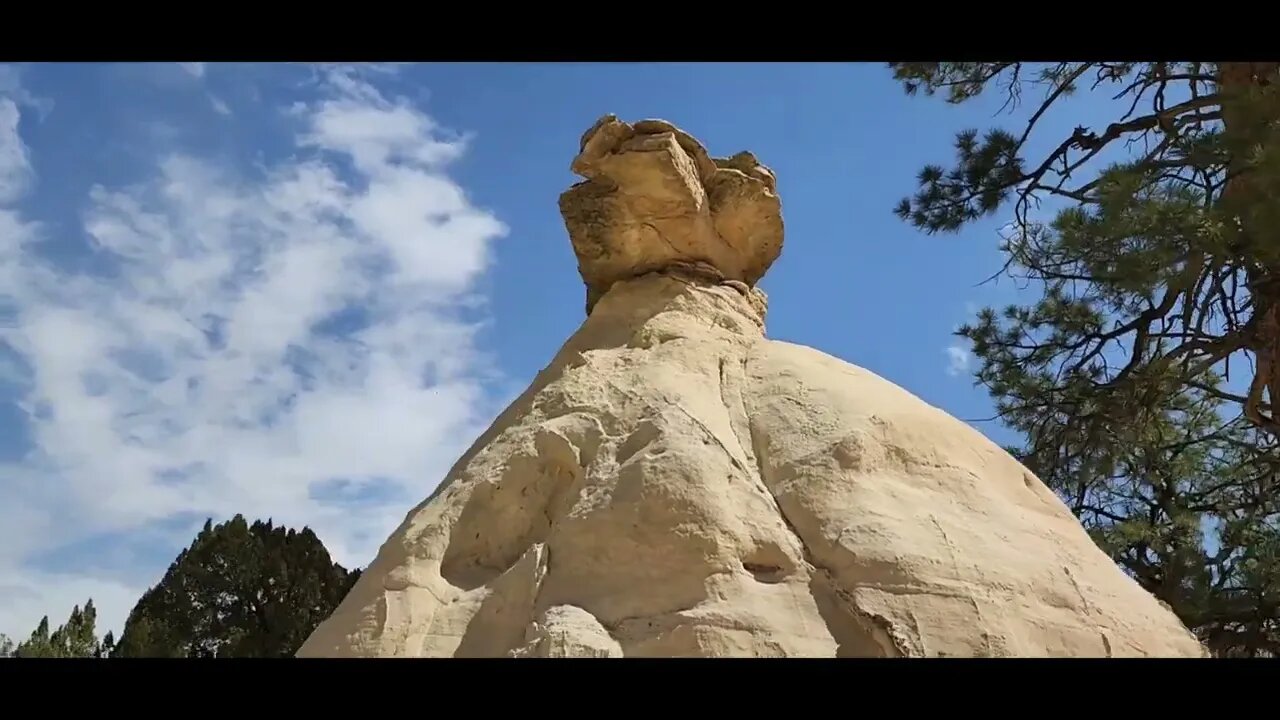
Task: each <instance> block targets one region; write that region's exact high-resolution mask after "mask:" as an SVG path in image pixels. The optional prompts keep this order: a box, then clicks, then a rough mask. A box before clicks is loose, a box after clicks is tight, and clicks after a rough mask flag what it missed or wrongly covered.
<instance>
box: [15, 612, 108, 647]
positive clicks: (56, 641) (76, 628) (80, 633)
mask: <svg viewBox="0 0 1280 720" xmlns="http://www.w3.org/2000/svg"><path fill="white" fill-rule="evenodd" d="M97 619H98V612H97V609H96V608H94V606H93V600H92V598H91V599H89V601H88V602H86V603H85V605H84V609H83V610H81V609H80V606H79V605H77V606H75V607H74V608H72V609H71V617H70V618H68V619H67V622H66V623H64V624H63V625H61V626H60V627H58V628H57V629H55V630H53V631H52V632H50V631H49V617H48V616H47V615H46V616H45V617H43V618H41V619H40V624H39V625H37V626H36V629H35V630H33V631H32V632H31V637H29V638H28V639H27V641H26V642H23V643H21V644H19V645H18V646H17V647H16V648H14V649H13V655H14V657H20V658H92V657H102V645H101V644H100V643H99V642H98V636H97V629H96V624H97Z"/></svg>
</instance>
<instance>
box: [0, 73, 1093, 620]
mask: <svg viewBox="0 0 1280 720" xmlns="http://www.w3.org/2000/svg"><path fill="white" fill-rule="evenodd" d="M1001 103H1002V98H1001V97H998V96H995V95H993V96H991V97H989V98H983V99H980V100H979V101H977V102H973V103H971V104H966V105H964V106H959V107H956V106H949V105H947V104H945V103H944V102H943V101H942V100H941V99H933V98H924V97H917V98H910V97H908V96H906V95H905V94H904V93H903V92H902V90H901V88H900V87H899V86H898V85H897V84H895V83H894V82H893V80H892V78H891V76H890V74H889V71H888V70H887V69H886V68H885V67H884V66H883V65H881V64H856V63H855V64H838V65H822V64H779V65H748V64H724V65H714V64H707V65H703V64H695V65H650V64H600V65H593V64H495V65H454V64H441V65H397V66H359V67H353V66H324V67H314V66H306V65H221V64H213V63H210V64H200V63H185V64H178V63H168V64H148V65H78V64H66V65H24V66H0V632H3V633H6V634H9V635H11V636H16V637H25V635H26V634H27V633H28V632H29V631H30V629H31V628H32V627H33V626H34V624H35V622H36V621H38V619H39V617H40V616H41V615H43V614H45V613H48V614H50V615H51V616H52V618H53V619H54V620H55V622H60V621H61V620H62V619H64V618H65V617H66V614H67V613H68V612H69V611H70V608H71V605H72V604H73V603H77V602H83V600H84V599H85V598H86V597H88V596H92V597H93V598H94V600H95V603H96V604H97V605H98V606H99V609H100V616H101V621H102V624H103V627H104V629H116V630H118V629H119V627H120V625H121V624H122V623H123V620H124V617H125V615H126V613H127V612H128V610H129V608H130V607H131V606H132V604H133V603H134V601H136V599H137V597H138V596H139V595H140V594H141V592H142V591H143V590H144V589H145V588H146V587H147V586H148V585H150V584H152V583H154V582H155V581H156V580H157V579H158V578H159V577H160V575H161V574H162V573H163V572H164V569H165V567H166V566H167V565H168V563H169V562H170V561H171V560H172V558H173V557H174V556H175V555H176V553H177V552H178V550H180V549H181V548H182V547H183V546H185V545H186V544H187V543H188V542H189V540H190V538H191V537H192V535H193V534H194V532H195V530H196V529H197V528H198V526H199V524H200V523H201V522H202V521H203V519H204V518H205V517H206V516H213V517H215V518H217V519H221V518H224V517H227V516H229V515H231V514H234V513H237V512H240V513H244V514H245V515H247V516H249V517H251V518H266V517H272V518H274V519H275V520H276V521H277V522H281V523H284V524H287V525H290V526H295V527H296V526H301V525H303V524H307V525H310V526H311V527H313V528H314V529H315V530H316V532H317V533H318V534H319V536H320V537H321V538H322V539H323V540H324V542H325V543H326V545H327V546H328V547H329V548H330V550H331V552H332V553H333V554H334V555H335V557H336V558H337V559H338V561H340V562H342V563H344V564H346V565H348V566H363V565H365V564H366V563H367V562H368V561H369V560H370V559H371V558H372V556H373V553H374V552H375V551H376V549H377V546H378V544H380V543H381V541H382V540H383V539H384V538H385V536H386V535H387V533H388V532H390V530H391V529H392V528H394V526H395V525H396V524H397V523H398V522H399V521H400V520H401V519H402V518H403V516H404V513H405V512H406V511H407V510H408V509H409V507H411V506H412V505H413V504H414V503H416V502H417V501H418V500H419V499H421V498H422V497H424V496H425V495H427V494H428V493H430V491H431V490H432V489H433V488H434V487H435V485H436V484H437V483H438V482H439V481H440V480H441V479H442V478H443V476H444V474H445V473H446V472H447V470H448V468H449V466H450V465H451V464H452V463H453V461H454V460H455V458H456V457H457V456H458V455H459V454H460V453H461V451H462V450H463V449H464V448H465V447H466V446H467V445H468V444H469V443H470V441H471V440H472V439H473V438H474V437H475V436H476V435H477V434H478V433H479V432H481V431H482V430H483V428H484V427H485V426H486V425H487V424H488V422H489V421H490V419H491V418H492V417H493V416H494V415H495V414H496V413H497V411H498V410H499V409H500V408H501V406H502V405H503V404H504V403H505V402H507V401H508V400H509V399H511V398H512V397H513V396H514V395H515V394H516V393H517V392H519V391H520V390H521V389H522V388H523V387H524V386H525V385H526V384H527V383H528V382H529V381H530V379H531V378H532V377H533V375H534V374H535V373H536V372H537V371H538V370H539V369H541V368H542V367H543V366H544V365H545V364H546V363H547V361H548V360H549V359H550V358H551V357H552V355H553V354H554V353H555V351H556V349H557V348H558V347H559V346H560V344H561V343H562V342H563V341H564V340H565V339H566V338H567V337H568V335H569V334H570V333H572V332H573V330H574V329H575V328H576V327H577V325H578V324H579V323H580V322H581V321H582V319H583V299H584V291H583V287H582V283H581V280H580V279H579V277H578V276H577V273H576V270H575V264H574V258H573V255H572V252H571V250H570V247H569V243H568V240H567V238H566V236H565V232H564V226H563V224H562V222H561V219H560V217H559V214H558V211H557V206H556V198H557V196H558V195H559V193H561V192H562V191H563V190H564V189H565V188H567V187H568V186H569V185H570V184H571V183H573V182H575V181H576V179H577V178H575V177H574V176H573V175H572V174H571V173H570V172H569V162H570V160H571V159H572V157H573V155H574V153H575V152H576V151H577V147H578V141H579V137H580V136H581V134H582V132H583V131H584V130H586V129H587V128H588V127H589V126H590V125H591V124H592V123H593V122H594V121H595V120H596V118H598V117H599V116H600V115H602V114H605V113H615V114H617V115H619V116H620V117H622V118H623V119H626V120H638V119H641V118H646V117H659V118H664V119H667V120H670V121H672V122H674V123H676V124H677V125H679V126H681V127H682V128H684V129H686V130H688V131H689V132H691V133H692V134H693V135H694V136H696V137H698V138H699V139H701V140H702V141H703V142H704V143H705V144H706V145H707V146H708V148H709V149H710V151H711V153H712V154H713V155H719V156H725V155H730V154H732V153H734V152H737V151H739V150H744V149H747V150H751V151H752V152H754V153H755V154H756V155H757V156H758V157H759V158H760V159H761V160H762V161H763V162H764V163H765V164H767V165H769V166H770V167H771V168H772V169H773V170H774V172H775V174H776V175H777V177H778V186H779V191H780V193H781V196H782V201H783V213H784V218H785V222H786V233H787V234H786V244H785V247H784V250H783V254H782V257H781V259H780V260H779V261H778V263H777V264H776V265H775V266H774V267H773V269H772V270H771V271H770V273H769V274H768V275H767V276H766V278H765V279H764V281H763V282H762V283H761V285H762V287H763V288H764V289H765V291H766V292H767V293H768V294H769V297H770V309H769V317H768V333H769V334H770V335H771V336H772V337H774V338H778V339H784V340H788V341H792V342H799V343H804V344H807V345H811V346H814V347H817V348H819V349H821V350H824V351H826V352H828V353H831V354H833V355H836V356H838V357H841V358H843V359H845V360H847V361H849V362H852V363H855V364H857V365H860V366H863V367H866V368H868V369H870V370H872V371H874V372H876V373H879V374H880V375H882V376H884V377H886V378H888V379H890V380H892V381H894V382H896V383H898V384H899V385H901V386H903V387H905V388H907V389H908V390H910V391H911V392H913V393H915V394H917V395H919V396H921V397H922V398H924V399H925V400H927V401H928V402H930V403H933V404H935V405H938V406H940V407H942V408H944V409H945V410H947V411H949V412H951V413H953V414H954V415H956V416H957V417H960V418H965V419H969V418H982V417H987V416H989V415H990V403H989V401H988V399H987V397H986V395H985V393H984V392H983V391H982V390H981V389H978V388H974V387H973V386H972V381H971V377H970V376H969V375H968V373H967V372H966V370H967V367H966V362H967V360H968V357H967V353H966V352H965V350H964V348H963V346H961V345H957V344H956V339H955V338H954V337H953V336H952V335H951V332H952V331H953V330H954V328H955V327H956V326H957V325H958V324H960V323H962V322H964V321H966V320H967V319H968V318H970V317H971V316H972V314H973V312H974V311H975V310H976V309H977V308H978V307H980V306H982V305H986V304H993V303H994V304H1003V303H1005V302H1008V301H1009V300H1010V299H1011V298H1012V297H1013V295H1012V292H1013V291H1012V290H1011V287H1010V285H1009V282H1008V281H1007V280H1004V281H1002V282H1001V283H999V284H996V285H987V286H981V287H979V286H978V283H980V282H981V281H982V280H983V279H984V278H986V277H988V276H989V275H991V274H992V273H993V272H994V271H996V270H997V269H998V268H999V266H1000V264H1001V262H1002V258H1001V256H1000V255H999V254H998V252H997V249H996V247H997V235H996V231H997V228H998V227H999V226H1000V225H1001V224H1003V223H1004V222H1007V221H1008V220H1009V217H1008V216H1007V215H1000V216H996V217H993V218H991V219H990V220H988V221H985V222H980V223H976V224H974V225H973V226H971V227H970V228H968V229H966V230H965V231H964V232H963V233H960V234H958V235H947V236H934V237H930V236H926V235H924V234H922V233H920V232H918V231H916V230H914V229H913V228H911V227H910V226H908V225H907V224H905V223H903V222H902V221H900V220H899V219H898V218H897V217H895V216H894V215H893V213H892V209H893V206H894V204H895V202H896V201H897V200H898V199H899V198H900V197H902V196H903V195H905V194H908V193H910V192H911V191H913V190H914V188H915V180H914V179H915V175H916V173H917V171H918V170H919V169H920V167H921V166H922V165H923V164H925V163H928V162H939V163H944V164H945V163H947V162H949V161H950V159H951V157H952V141H953V137H954V133H955V131H957V130H959V129H961V128H964V127H979V128H986V127H988V126H990V125H992V124H993V123H995V124H1002V125H1006V126H1008V127H1011V128H1014V127H1019V126H1018V124H1017V123H1018V115H1017V114H1014V115H1009V114H1003V115H999V114H997V113H998V110H999V108H1000V105H1001ZM1077 105H1078V108H1081V107H1082V108H1083V112H1084V114H1085V116H1086V120H1087V116H1088V115H1089V113H1090V112H1091V111H1093V108H1091V107H1089V106H1087V105H1085V106H1079V104H1077ZM1099 107H1101V106H1099ZM1077 112H1079V109H1078V110H1077ZM1076 123H1081V124H1084V121H1082V120H1081V119H1080V117H1079V116H1078V115H1073V116H1070V117H1067V118H1065V119H1061V113H1059V114H1057V116H1050V117H1048V118H1047V122H1046V128H1045V130H1046V132H1045V134H1044V135H1045V137H1046V138H1047V139H1046V142H1049V141H1052V140H1053V139H1054V138H1055V137H1061V133H1062V131H1063V130H1066V131H1067V132H1069V127H1070V126H1071V125H1074V124H1076ZM977 427H978V428H979V429H980V430H982V431H984V432H987V433H988V434H989V435H991V436H992V437H993V438H994V439H996V440H997V441H999V442H1005V441H1009V440H1011V439H1012V438H1010V437H1009V436H1008V435H1006V434H1003V433H1000V432H999V431H998V429H996V428H993V427H992V426H991V425H990V424H978V425H977Z"/></svg>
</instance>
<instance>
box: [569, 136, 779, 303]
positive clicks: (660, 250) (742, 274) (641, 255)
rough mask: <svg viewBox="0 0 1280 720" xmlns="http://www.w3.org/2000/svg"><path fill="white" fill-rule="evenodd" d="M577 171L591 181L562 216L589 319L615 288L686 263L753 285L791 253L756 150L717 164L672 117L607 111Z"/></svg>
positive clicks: (585, 142)
mask: <svg viewBox="0 0 1280 720" xmlns="http://www.w3.org/2000/svg"><path fill="white" fill-rule="evenodd" d="M571 167H572V169H573V171H574V172H575V173H578V174H579V175H581V176H583V177H585V178H586V180H585V181H584V182H580V183H578V184H576V185H574V186H573V187H571V188H569V190H567V191H565V193H564V194H563V195H561V196H560V212H561V214H562V215H563V216H564V221H565V225H566V227H567V228H568V230H569V239H570V240H571V241H572V242H573V249H574V252H575V253H576V254H577V256H578V270H579V272H580V273H581V274H582V278H583V280H584V281H585V282H586V284H587V312H588V313H590V312H591V309H592V308H593V307H594V306H595V304H596V302H597V301H598V300H599V299H600V297H601V296H603V295H604V293H605V292H607V291H608V290H609V288H610V287H612V286H613V284H614V283H616V282H619V281H621V280H627V279H630V278H634V277H637V276H639V275H642V274H644V273H646V272H652V271H656V270H662V269H664V268H668V267H670V266H671V265H672V264H674V263H677V262H684V263H700V264H703V265H704V266H706V267H709V268H712V269H713V271H714V272H716V273H718V274H719V275H720V279H722V280H731V281H736V282H740V283H743V284H744V285H746V286H751V285H754V284H755V283H756V282H757V281H758V280H759V279H760V278H761V277H763V276H764V274H765V271H767V270H768V269H769V266H770V265H772V264H773V261H774V260H776V259H777V258H778V255H779V253H781V252H782V234H783V233H782V205H781V201H780V200H779V198H778V193H777V182H776V180H775V179H774V176H773V172H772V171H770V170H769V169H768V168H767V167H765V166H764V165H761V164H760V162H759V161H757V160H756V158H755V156H754V155H752V154H751V153H749V152H740V153H738V154H737V155H734V156H732V157H729V158H712V157H711V156H710V155H708V154H707V150H706V148H704V147H703V146H702V144H701V143H699V142H698V141H697V140H695V139H694V138H693V137H692V136H690V135H689V134H688V133H686V132H684V131H682V130H680V129H679V128H677V127H675V126H674V125H672V124H671V123H668V122H666V121H664V120H642V121H640V122H638V123H636V124H635V125H631V124H629V123H625V122H622V121H620V120H618V118H617V117H615V116H613V115H606V116H605V117H603V118H601V119H600V120H599V121H597V122H596V124H595V125H594V126H592V128H591V129H590V130H588V131H587V133H586V134H585V135H583V137H582V145H581V152H580V153H579V154H578V156H577V157H576V158H575V159H574V161H573V164H572V166H571Z"/></svg>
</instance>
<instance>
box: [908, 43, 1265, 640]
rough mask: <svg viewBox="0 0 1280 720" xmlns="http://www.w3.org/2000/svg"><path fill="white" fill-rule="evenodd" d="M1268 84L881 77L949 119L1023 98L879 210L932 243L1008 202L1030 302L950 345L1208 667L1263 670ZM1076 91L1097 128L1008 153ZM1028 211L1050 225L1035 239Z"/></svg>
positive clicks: (1048, 70) (1164, 72)
mask: <svg viewBox="0 0 1280 720" xmlns="http://www.w3.org/2000/svg"><path fill="white" fill-rule="evenodd" d="M1278 67H1280V63H1260V64H1259V63H1190V62H1188V63H1108V62H1079V63H1074V62H1064V63H1052V64H1047V65H1043V66H1039V67H1033V66H1031V65H1028V64H1026V63H989V62H969V63H896V64H893V65H892V68H893V71H894V74H895V77H896V78H897V79H898V80H900V81H901V82H902V83H903V84H904V86H905V88H906V90H907V91H908V93H917V92H919V91H922V90H923V91H924V92H925V93H926V94H935V93H938V92H943V93H945V94H946V96H947V100H948V101H949V102H952V103H961V102H965V101H967V100H969V99H970V98H973V97H975V96H977V95H979V94H980V93H982V92H983V91H984V90H988V89H989V88H992V87H1000V88H1001V89H1003V90H1004V91H1005V92H1007V93H1008V94H1009V95H1008V97H1009V101H1010V102H1011V103H1013V104H1015V105H1016V104H1019V103H1021V102H1022V101H1023V99H1024V98H1025V97H1026V95H1027V94H1028V92H1029V91H1031V92H1034V91H1037V90H1038V91H1039V94H1038V96H1036V98H1035V100H1034V101H1033V103H1032V104H1031V105H1030V106H1029V108H1028V109H1029V111H1030V113H1029V120H1028V122H1027V124H1026V125H1025V126H1023V127H1020V128H1019V129H1018V130H1017V131H1016V132H1010V131H1008V130H1003V129H992V130H989V131H987V132H986V133H985V134H983V135H981V136H980V135H979V133H978V131H976V130H968V131H965V132H962V133H960V134H959V135H958V137H957V139H956V151H957V158H956V163H955V165H954V166H953V167H952V168H950V169H946V168H943V167H940V166H928V167H925V168H923V169H922V170H921V172H920V175H919V184H920V186H919V189H918V191H917V192H916V193H915V194H914V196H913V197H910V198H907V199H905V200H903V201H902V203H901V204H900V205H899V206H898V208H897V212H898V214H899V216H900V217H902V218H903V219H904V220H906V221H908V222H910V223H912V224H913V225H915V226H916V227H918V228H921V229H923V230H924V231H926V232H928V233H939V232H954V231H956V230H959V229H960V228H962V227H964V226H965V225H966V224H968V223H970V222H972V221H974V220H977V219H979V218H983V217H987V216H990V215H992V214H994V213H995V212H997V211H999V210H1001V209H1002V208H1006V207H1011V210H1012V215H1013V218H1014V221H1013V222H1012V223H1011V224H1010V225H1009V227H1008V231H1007V234H1006V235H1005V237H1004V243H1003V245H1002V249H1003V251H1004V252H1005V254H1006V257H1007V265H1006V268H1005V269H1006V271H1007V272H1009V274H1011V275H1017V276H1020V277H1021V278H1023V279H1026V280H1029V281H1031V284H1032V286H1033V287H1037V288H1038V289H1039V291H1040V298H1039V299H1038V300H1037V301H1035V302H1031V303H1029V304H1025V305H1011V306H1009V307H1006V308H1004V309H1003V310H1002V311H996V310H995V309H992V308H986V309H983V310H982V311H981V312H980V313H979V314H978V317H977V318H976V319H975V321H974V322H972V323H971V324H968V325H966V326H964V327H962V328H961V329H960V330H959V334H960V335H961V336H963V337H965V338H967V339H968V340H969V341H970V342H971V343H972V348H973V352H974V355H975V356H976V357H977V358H978V359H979V361H980V367H979V369H978V371H977V380H978V382H980V383H981V384H983V385H985V386H986V387H987V388H988V390H989V391H990V392H991V394H992V396H993V398H994V399H995V402H996V410H997V413H998V415H999V417H1000V419H1001V420H1002V421H1003V422H1004V423H1005V424H1007V425H1008V426H1009V427H1011V428H1013V429H1015V430H1017V431H1020V432H1021V433H1022V434H1023V435H1024V436H1025V439H1026V440H1025V445H1024V446H1022V447H1018V448H1010V450H1011V451H1012V452H1014V453H1015V454H1016V455H1018V456H1019V457H1020V458H1021V459H1022V460H1023V461H1024V462H1025V463H1026V464H1027V465H1028V467H1030V468H1031V469H1032V470H1033V471H1035V472H1036V473H1037V474H1039V475H1040V476H1041V477H1042V478H1044V479H1045V480H1046V482H1048V483H1049V484H1050V485H1051V486H1052V487H1053V488H1054V489H1055V490H1056V491H1057V492H1058V493H1059V494H1060V495H1061V496H1062V497H1063V498H1064V499H1065V500H1066V501H1067V503H1068V504H1069V505H1070V506H1071V508H1072V510H1073V511H1075V512H1076V513H1077V515H1078V516H1079V517H1081V519H1082V520H1083V521H1084V522H1085V524H1086V526H1087V527H1089V528H1090V530H1091V531H1092V532H1093V533H1094V536H1095V538H1096V539H1097V540H1098V542H1099V544H1100V545H1101V546H1102V547H1103V548H1105V549H1106V550H1107V551H1108V552H1109V553H1110V554H1111V556H1112V557H1113V558H1115V559H1116V561H1117V562H1118V563H1119V564H1120V565H1121V566H1122V567H1123V568H1125V569H1126V570H1127V571H1129V572H1130V573H1131V574H1133V576H1134V577H1135V578H1136V579H1137V580H1138V581H1139V582H1140V583H1141V584H1142V585H1143V586H1144V587H1146V588H1147V589H1148V590H1150V591H1152V592H1153V593H1155V594H1156V595H1157V596H1158V597H1160V598H1161V599H1162V600H1164V601H1165V602H1167V603H1168V604H1169V605H1170V606H1171V607H1173V608H1174V610H1175V612H1177V613H1178V614H1179V616H1180V617H1181V618H1182V619H1183V620H1184V621H1185V622H1186V623H1187V624H1188V625H1189V626H1191V627H1193V628H1194V629H1196V631H1197V632H1198V633H1200V635H1201V637H1202V638H1204V640H1205V642H1206V643H1207V644H1208V645H1209V647H1210V648H1211V649H1212V650H1213V651H1214V652H1215V653H1217V654H1219V655H1224V656H1226V655H1245V656H1249V655H1267V654H1270V655H1275V654H1277V653H1280V557H1278V555H1277V550H1278V549H1280V493H1277V492H1276V490H1277V467H1278V466H1280V421H1278V420H1277V417H1278V416H1277V414H1276V413H1277V411H1276V410H1275V405H1276V403H1278V402H1280V142H1277V141H1278V140H1280V82H1278V81H1280V74H1278V73H1277V68H1278ZM1081 88H1086V89H1087V91H1088V92H1095V93H1104V92H1105V93H1108V96H1109V97H1114V98H1115V99H1116V100H1117V101H1118V102H1119V103H1121V105H1120V106H1118V107H1120V109H1119V110H1117V113H1116V117H1115V118H1114V121H1113V122H1111V123H1109V124H1108V125H1107V126H1106V127H1103V128H1096V129H1095V128H1089V127H1083V126H1080V127H1076V128H1075V129H1074V131H1073V132H1071V133H1070V134H1069V135H1067V136H1065V137H1060V138H1054V139H1053V141H1052V142H1051V143H1049V145H1048V147H1051V148H1052V149H1051V150H1049V151H1048V152H1047V153H1045V154H1044V155H1040V156H1036V157H1025V154H1026V148H1027V147H1028V142H1029V141H1030V140H1031V139H1032V138H1033V137H1034V135H1035V133H1036V131H1037V130H1038V126H1039V124H1040V120H1041V118H1043V117H1044V116H1045V114H1046V113H1047V112H1048V111H1049V110H1050V109H1052V108H1060V107H1061V106H1062V104H1063V102H1064V98H1067V97H1069V96H1071V95H1073V94H1075V93H1078V92H1079V91H1080V90H1081ZM1100 158H1112V159H1111V160H1108V164H1105V165H1104V164H1102V163H1101V160H1100ZM1044 200H1053V201H1055V202H1056V204H1058V205H1059V206H1060V207H1061V208H1062V209H1061V210H1060V211H1058V212H1057V214H1056V216H1054V217H1052V218H1051V219H1050V220H1048V221H1043V222H1042V221H1038V220H1036V219H1034V218H1033V217H1032V211H1033V210H1034V209H1036V208H1038V207H1040V205H1039V203H1040V202H1042V201H1044ZM1232 373H1234V374H1235V380H1236V381H1237V382H1239V383H1242V387H1241V388H1240V389H1233V388H1231V387H1230V383H1231V380H1232ZM1241 378H1243V379H1241ZM1206 531H1207V532H1206ZM1206 534H1207V535H1208V539H1207V540H1206V539H1205V537H1204V536H1205V535H1206Z"/></svg>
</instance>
